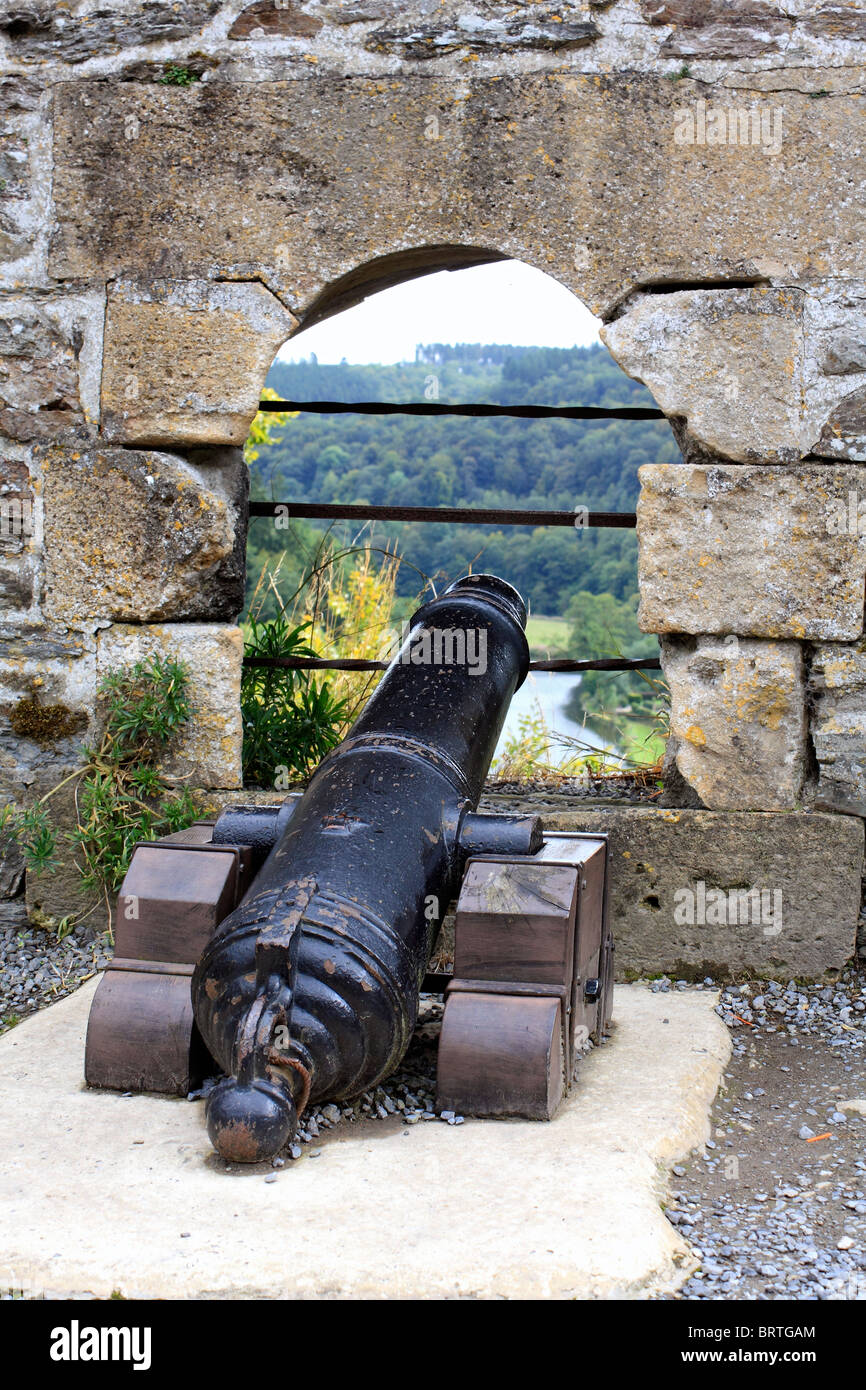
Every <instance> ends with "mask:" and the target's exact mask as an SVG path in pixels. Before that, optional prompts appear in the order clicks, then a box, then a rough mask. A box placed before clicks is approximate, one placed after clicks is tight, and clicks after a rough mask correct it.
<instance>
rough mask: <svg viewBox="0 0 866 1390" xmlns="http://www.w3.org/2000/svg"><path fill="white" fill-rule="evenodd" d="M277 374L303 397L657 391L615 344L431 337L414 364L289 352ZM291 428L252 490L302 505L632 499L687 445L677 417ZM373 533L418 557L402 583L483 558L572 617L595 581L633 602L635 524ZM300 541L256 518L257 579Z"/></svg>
mask: <svg viewBox="0 0 866 1390" xmlns="http://www.w3.org/2000/svg"><path fill="white" fill-rule="evenodd" d="M267 384H268V386H270V387H272V388H273V389H274V390H275V391H276V392H277V394H278V395H279V396H280V397H283V398H285V399H290V400H297V401H302V400H337V401H346V402H353V401H362V400H374V401H375V400H379V401H397V402H406V401H423V400H424V399H428V400H430V399H433V400H439V401H440V402H445V401H447V402H450V403H453V404H457V403H464V402H471V401H482V402H491V403H494V404H503V405H505V404H524V403H532V404H543V405H552V406H557V405H560V406H572V405H600V406H621V405H652V404H653V402H652V398H651V397H650V395H649V393H648V392H647V391H646V389H645V388H644V387H642V386H640V385H638V384H637V383H636V382H633V381H630V380H629V378H628V377H626V376H625V375H624V373H623V372H622V371H621V370H620V369H619V368H618V367H617V366H616V364H615V363H614V362H613V360H612V358H611V357H610V355H609V353H608V352H607V350H606V349H604V348H602V347H601V346H593V347H589V348H572V349H560V348H509V347H503V346H501V345H495V346H493V347H490V346H485V345H483V344H481V345H477V344H474V345H467V344H461V345H457V346H456V347H449V346H448V345H443V344H432V345H426V346H422V347H419V348H418V350H417V353H416V361H415V362H412V363H401V364H398V365H393V366H354V365H349V364H346V363H341V364H340V365H334V366H329V365H321V364H319V363H317V362H315V361H303V362H299V363H277V364H275V366H274V367H273V369H272V371H271V373H270V375H269V377H268V383H267ZM278 435H279V438H278V439H277V441H276V442H274V443H271V444H268V445H265V446H264V447H262V448H261V450H260V453H259V457H258V459H256V460H255V461H254V463H253V464H252V469H251V471H252V495H253V497H255V498H261V499H271V500H276V501H285V502H289V503H291V502H292V501H312V500H315V501H320V502H345V503H370V504H373V505H399V506H413V505H414V506H466V507H470V506H484V507H523V508H529V507H532V508H544V509H553V510H571V509H573V508H575V507H577V506H586V507H589V508H590V509H592V510H600V511H633V510H634V507H635V504H636V501H637V494H638V482H637V470H638V468H639V467H640V466H641V464H644V463H670V462H676V461H677V460H678V458H679V453H678V450H677V447H676V443H675V441H674V438H673V435H672V433H671V430H670V427H669V426H668V425H667V424H666V423H665V422H664V421H641V422H633V423H632V422H624V421H586V422H582V421H566V420H516V419H515V420H512V419H495V420H491V419H466V418H463V417H455V418H447V417H446V418H441V419H440V418H430V417H409V416H399V415H398V416H386V417H383V416H360V415H306V414H303V413H302V414H300V415H299V416H298V417H297V418H294V419H292V420H290V421H288V422H286V424H285V425H284V426H283V427H282V429H281V430H280V431H278ZM323 530H324V525H319V524H318V523H311V524H309V525H303V526H300V527H299V528H298V531H297V533H296V537H295V540H294V541H293V543H292V544H294V545H296V546H297V548H298V549H305V550H307V551H309V550H310V548H311V547H313V546H314V545H315V542H316V533H317V532H318V533H321V532H322V531H323ZM356 530H357V528H356ZM334 531H335V535H336V536H337V537H338V538H339V539H340V540H341V541H346V542H347V543H348V542H350V541H351V539H352V536H353V534H354V533H353V532H352V530H351V529H350V527H349V526H348V524H341V525H340V526H338V527H336V528H334ZM375 535H376V537H377V538H378V541H379V542H381V543H382V544H383V545H384V544H386V543H387V544H391V545H396V546H397V547H398V549H399V551H400V553H401V555H402V556H403V557H404V559H405V561H406V562H407V563H406V564H405V565H404V566H403V567H402V570H401V575H400V580H399V588H398V592H399V593H401V594H403V595H409V594H411V593H415V592H417V591H418V589H419V588H420V586H421V584H422V582H423V580H422V579H420V578H419V574H418V571H421V573H422V574H423V575H427V576H430V577H431V578H433V579H435V581H436V582H437V585H438V584H441V583H442V582H443V581H445V580H447V579H450V578H454V577H456V576H457V575H459V574H460V573H462V572H464V571H465V570H466V569H467V568H469V567H470V565H471V566H472V567H473V568H474V569H476V570H479V569H490V570H494V571H495V572H496V573H498V574H500V575H502V576H503V577H504V578H506V579H508V580H510V581H511V583H513V584H515V585H516V586H517V588H518V589H519V590H520V591H521V593H523V595H524V596H525V597H526V598H527V599H528V600H529V602H530V604H531V606H532V609H533V610H534V611H535V612H536V613H544V614H549V615H561V614H565V612H566V610H567V609H568V607H569V603H570V601H571V599H572V597H573V596H574V595H575V594H576V593H577V592H579V591H581V590H585V591H587V592H589V593H593V594H605V593H609V594H612V595H614V597H616V598H617V599H619V600H621V601H625V602H626V603H628V604H629V605H632V604H633V602H634V595H635V593H636V589H637V570H636V541H635V536H634V534H633V532H629V531H595V530H593V531H583V532H581V531H579V530H572V529H567V530H564V529H554V528H536V529H534V530H530V529H529V528H495V527H490V526H478V527H476V526H462V525H461V526H455V525H443V526H440V525H420V524H417V523H406V524H403V523H395V524H393V525H383V524H381V523H380V524H378V525H377V527H376V530H375ZM286 548H287V534H286V532H285V531H279V530H276V529H275V528H274V526H273V525H272V524H271V523H269V522H267V521H255V522H253V524H252V528H251V534H250V547H249V552H248V555H249V572H250V577H251V580H252V581H253V582H254V581H255V579H256V578H257V577H258V574H259V571H260V570H261V567H262V565H263V563H264V562H265V561H266V560H267V559H268V558H269V557H273V556H275V555H276V554H277V553H278V552H280V551H282V550H284V549H286ZM288 550H289V552H290V553H288V554H287V555H286V559H285V561H284V569H283V576H284V578H290V577H291V574H292V573H293V572H294V568H295V567H297V566H298V564H299V561H298V557H297V556H296V555H293V554H292V553H291V551H292V545H291V544H290V545H289V547H288ZM410 565H411V566H412V567H414V568H410Z"/></svg>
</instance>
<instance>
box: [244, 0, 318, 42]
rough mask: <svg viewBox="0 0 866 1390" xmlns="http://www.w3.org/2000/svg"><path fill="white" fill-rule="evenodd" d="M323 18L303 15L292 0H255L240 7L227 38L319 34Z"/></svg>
mask: <svg viewBox="0 0 866 1390" xmlns="http://www.w3.org/2000/svg"><path fill="white" fill-rule="evenodd" d="M321 27H322V21H321V20H320V19H316V18H315V17H314V16H313V15H309V14H305V13H304V11H303V10H302V9H301V7H300V5H295V4H293V3H291V0H279V3H277V0H255V3H254V4H252V5H247V7H246V9H243V10H241V12H240V14H239V15H238V17H237V19H236V20H235V22H234V24H233V25H232V27H231V29H229V35H228V36H229V38H230V39H265V38H267V39H279V38H299V37H302V38H310V37H312V36H313V35H314V34H318V32H319V30H320V29H321Z"/></svg>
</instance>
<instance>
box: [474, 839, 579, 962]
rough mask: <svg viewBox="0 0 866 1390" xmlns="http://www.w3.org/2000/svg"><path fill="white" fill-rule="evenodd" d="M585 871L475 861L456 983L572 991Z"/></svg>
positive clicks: (518, 862) (514, 861)
mask: <svg viewBox="0 0 866 1390" xmlns="http://www.w3.org/2000/svg"><path fill="white" fill-rule="evenodd" d="M579 883H580V870H579V869H578V868H575V867H572V866H569V865H558V864H539V863H537V862H536V859H535V858H534V857H533V858H529V857H527V858H525V859H517V858H512V859H504V858H500V859H493V858H489V859H480V858H479V859H473V860H470V862H469V864H468V865H467V868H466V873H465V875H464V878H463V886H462V888H461V890H460V897H459V899H458V901H457V916H456V919H455V945H454V975H455V978H468V979H475V980H503V981H504V980H524V981H533V982H535V983H537V984H549V985H561V986H568V985H569V984H570V982H571V979H572V975H573V971H574V937H575V914H576V911H577V896H578V890H579Z"/></svg>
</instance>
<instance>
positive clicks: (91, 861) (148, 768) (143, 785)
mask: <svg viewBox="0 0 866 1390" xmlns="http://www.w3.org/2000/svg"><path fill="white" fill-rule="evenodd" d="M188 686H189V675H188V672H187V669H186V667H185V666H184V665H183V664H182V663H181V662H176V661H171V660H169V659H168V658H164V657H160V656H151V657H148V658H147V659H146V660H144V661H139V662H136V664H135V665H134V666H132V667H131V668H129V669H127V670H123V671H113V672H110V673H109V674H108V675H107V676H106V677H105V679H104V680H103V681H102V683H101V685H100V687H99V690H98V696H99V698H100V700H102V701H103V702H104V705H105V711H106V714H105V722H104V725H103V731H102V736H101V738H100V741H99V744H98V746H97V747H93V748H88V747H84V748H83V750H82V752H83V754H84V762H83V765H82V766H81V767H80V768H77V769H76V770H75V771H74V772H72V773H70V775H69V776H68V777H65V778H64V779H63V780H62V781H61V782H59V783H58V784H57V786H56V787H53V788H52V789H51V791H49V792H47V793H46V794H45V796H43V797H41V798H40V800H39V801H37V802H35V803H34V805H32V806H30V807H28V808H27V809H26V810H24V811H19V810H16V809H15V808H14V807H11V806H7V807H5V808H4V809H3V810H2V811H0V832H2V831H5V832H6V833H8V834H11V835H12V836H13V837H14V838H15V839H16V840H17V841H18V843H19V844H20V845H21V848H22V850H23V852H24V859H25V863H26V864H27V866H28V868H30V869H32V870H35V871H36V872H38V873H44V872H46V871H51V870H53V869H54V868H56V851H57V832H56V830H55V828H54V826H53V825H52V823H51V818H50V815H49V811H48V806H47V803H48V802H49V801H50V799H51V797H52V796H54V795H55V794H56V793H57V792H58V791H59V790H60V788H61V787H63V786H66V785H67V784H69V783H74V784H75V805H76V811H77V822H78V823H77V826H76V828H75V829H74V830H71V831H68V832H66V835H65V838H66V839H67V840H68V841H69V842H71V843H72V844H73V845H75V847H76V848H77V850H78V851H79V854H80V858H81V863H80V864H79V869H80V872H81V887H82V889H83V890H84V891H85V892H93V891H101V892H102V893H104V894H105V897H106V900H108V898H109V896H110V895H112V894H114V893H116V892H117V890H118V888H119V887H120V884H121V883H122V881H123V878H124V876H125V874H126V871H127V869H128V867H129V861H130V859H131V857H132V851H133V849H134V848H135V845H136V843H137V842H138V841H139V840H145V839H153V838H155V837H157V836H159V835H163V834H167V833H169V832H171V831H174V830H181V829H183V828H185V827H186V826H188V825H191V824H192V822H193V821H194V820H195V819H196V816H197V814H198V809H197V807H196V805H195V802H194V800H193V797H192V795H191V793H190V792H189V791H188V790H187V789H186V788H184V789H183V790H182V791H181V792H179V793H173V792H172V791H171V790H170V788H169V787H168V786H167V785H166V783H165V781H164V779H163V777H162V774H161V772H160V769H159V759H160V758H161V757H163V756H164V755H165V753H166V751H167V750H168V748H169V747H170V745H171V743H172V741H173V740H174V738H175V737H176V735H177V733H178V731H179V730H180V729H181V727H182V726H183V725H184V724H185V723H186V721H187V720H188V719H189V717H190V713H191V705H190V700H189V694H188ZM73 927H74V919H73V918H72V917H71V916H70V917H64V918H63V919H62V920H61V921H60V922H59V923H57V924H55V926H54V930H55V931H56V932H57V935H58V937H60V938H61V939H62V938H63V937H64V936H67V935H68V934H69V932H70V931H72V929H73Z"/></svg>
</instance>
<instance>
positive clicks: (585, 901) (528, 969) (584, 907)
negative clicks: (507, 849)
mask: <svg viewBox="0 0 866 1390" xmlns="http://www.w3.org/2000/svg"><path fill="white" fill-rule="evenodd" d="M607 861H608V849H607V840H606V837H605V836H603V835H589V836H586V835H583V836H578V835H557V834H555V833H554V834H547V835H546V836H545V839H544V843H543V845H542V847H541V848H540V850H539V851H538V852H537V853H535V854H534V855H532V856H530V857H523V856H521V857H519V858H518V857H514V856H505V855H484V856H477V857H475V858H473V859H471V860H470V861H469V863H468V864H467V866H466V872H465V875H464V878H463V885H462V888H461V891H460V897H459V899H458V904H457V916H456V921H455V951H454V975H453V978H452V980H451V982H450V983H449V984H448V986H447V990H446V996H445V997H446V1003H445V1015H444V1018H443V1021H442V1036H441V1039H440V1043H439V1060H438V1076H437V1095H438V1103H439V1106H440V1108H442V1109H450V1110H458V1111H460V1112H461V1113H463V1114H471V1115H490V1116H493V1115H503V1116H504V1115H519V1116H524V1117H526V1118H530V1119H551V1118H552V1117H553V1115H554V1114H555V1113H556V1110H557V1108H558V1107H559V1105H560V1103H561V1101H562V1100H563V1098H564V1097H565V1096H566V1095H567V1094H568V1091H569V1090H570V1089H571V1086H572V1083H573V1078H574V1067H575V1061H576V1059H577V1057H578V1056H579V1055H580V1053H581V1052H582V1051H583V1048H584V1045H585V1044H586V1043H587V1042H588V1041H590V1040H593V1041H595V1042H598V1041H600V1040H601V1037H602V1036H603V1033H604V1029H605V1027H606V1024H607V1021H608V1018H609V1011H610V995H611V992H612V980H611V969H610V964H609V962H610V954H611V949H612V943H611V942H610V933H609V931H608V927H607V910H608V903H607V896H608V895H607Z"/></svg>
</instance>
